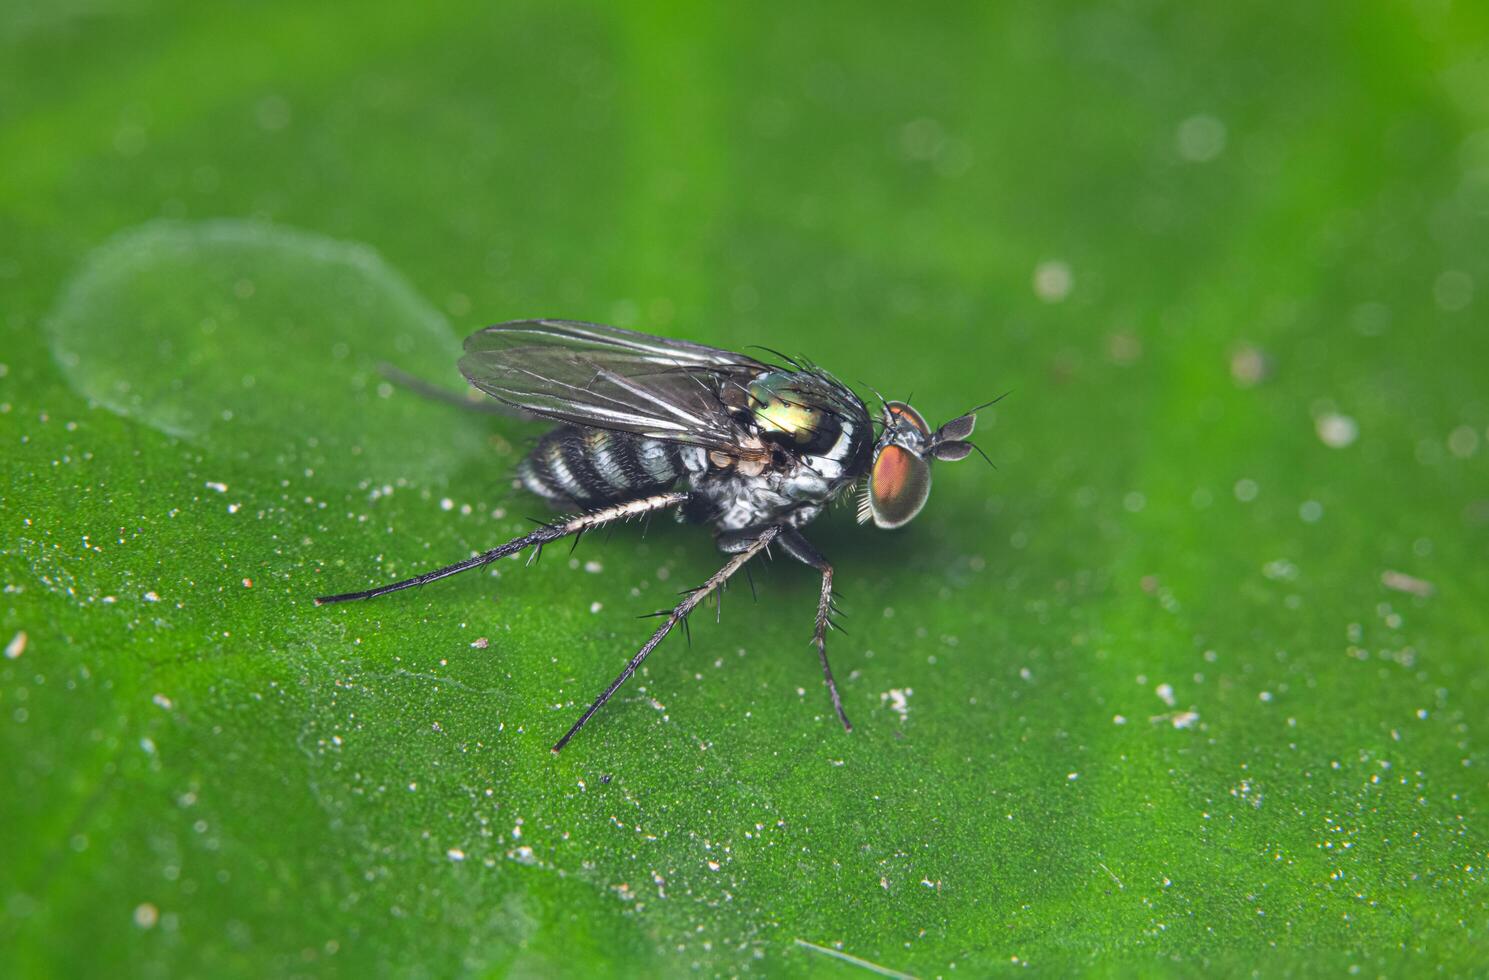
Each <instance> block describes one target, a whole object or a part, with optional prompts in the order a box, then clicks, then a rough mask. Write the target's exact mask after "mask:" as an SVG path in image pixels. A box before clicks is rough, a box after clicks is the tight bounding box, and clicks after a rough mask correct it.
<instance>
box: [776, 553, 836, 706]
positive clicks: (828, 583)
mask: <svg viewBox="0 0 1489 980" xmlns="http://www.w3.org/2000/svg"><path fill="white" fill-rule="evenodd" d="M780 542H781V547H782V548H784V549H785V550H786V553H787V554H789V555H790V556H791V557H792V558H795V559H796V560H797V561H800V562H802V563H804V564H807V565H810V566H812V567H813V568H815V569H816V570H817V571H819V572H821V573H822V591H821V593H820V594H819V596H818V599H817V625H816V629H815V630H813V632H812V643H813V645H814V646H816V648H817V658H818V659H819V660H821V661H822V680H823V682H824V683H826V684H827V693H828V695H829V696H831V698H832V707H833V710H834V711H836V712H837V713H838V720H839V721H841V722H842V723H843V728H844V730H846V731H850V732H851V731H853V723H852V722H851V721H849V720H848V713H847V712H846V711H844V710H843V699H842V697H840V696H839V695H838V684H837V681H836V680H834V679H833V676H832V665H831V664H829V663H828V662H827V631H828V629H836V630H839V631H840V632H841V631H842V628H841V627H839V626H838V625H837V624H836V623H834V622H833V621H832V613H833V611H834V606H833V601H832V600H833V596H834V595H836V593H835V592H833V590H832V565H831V564H830V563H829V562H828V560H827V559H826V558H824V557H822V554H821V553H820V552H819V551H817V549H816V548H813V547H812V545H811V542H809V541H807V539H806V538H805V537H803V536H802V533H801V532H800V531H798V530H796V529H795V528H787V529H786V530H785V531H783V532H782V533H781V536H780Z"/></svg>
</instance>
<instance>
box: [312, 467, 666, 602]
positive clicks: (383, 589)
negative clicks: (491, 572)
mask: <svg viewBox="0 0 1489 980" xmlns="http://www.w3.org/2000/svg"><path fill="white" fill-rule="evenodd" d="M687 499H688V495H687V494H686V493H683V492H680V491H679V492H672V493H659V494H657V495H656V496H653V497H641V498H640V499H638V500H628V501H626V502H625V503H620V504H611V505H610V506H609V507H601V508H599V509H598V510H592V511H589V512H587V513H584V514H575V515H573V516H572V517H561V518H559V519H558V520H556V521H550V522H549V523H547V524H540V525H538V526H537V527H535V528H533V529H532V530H531V531H529V532H528V533H526V534H524V535H522V536H521V537H517V538H513V539H512V540H511V541H508V542H507V543H506V544H504V545H499V546H497V547H495V548H492V549H491V550H490V551H485V552H482V553H481V554H479V555H475V556H474V557H471V558H467V559H465V560H464V561H457V562H456V563H455V564H453V565H446V566H445V567H444V568H436V569H435V570H434V571H432V572H425V573H424V574H423V575H415V576H414V577H413V578H406V579H404V580H403V581H401V582H394V583H392V584H391V585H380V586H378V587H377V588H375V589H367V590H365V591H363V592H345V593H342V594H341V595H327V596H321V597H319V598H318V599H316V600H315V604H316V605H317V606H326V605H330V604H331V603H333V602H351V601H352V600H354V599H372V598H375V597H376V596H380V595H387V594H388V593H389V592H398V591H401V590H403V589H411V588H413V587H414V586H416V585H427V584H428V583H430V582H434V581H437V580H439V579H442V578H448V577H449V576H451V575H457V574H459V573H460V572H464V571H468V570H470V569H472V568H480V567H481V566H482V565H489V564H491V563H492V562H494V561H498V560H499V559H502V558H505V557H507V556H508V555H515V554H516V553H517V552H519V551H521V550H522V549H523V548H528V547H537V548H541V547H542V546H543V545H545V544H547V543H548V542H549V541H557V540H558V539H559V538H564V537H568V536H569V535H571V534H583V533H584V532H585V531H587V530H589V529H590V528H592V527H599V526H600V525H602V524H609V523H610V522H611V521H618V520H624V519H626V518H629V517H639V516H640V515H642V514H649V513H651V512H652V511H657V510H663V509H665V508H667V507H676V506H678V505H680V504H683V503H686V502H687Z"/></svg>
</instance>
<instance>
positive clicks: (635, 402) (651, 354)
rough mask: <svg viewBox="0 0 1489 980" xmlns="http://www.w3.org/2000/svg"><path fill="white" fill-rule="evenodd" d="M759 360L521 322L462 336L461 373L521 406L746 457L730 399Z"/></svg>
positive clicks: (606, 331) (736, 399) (597, 330)
mask: <svg viewBox="0 0 1489 980" xmlns="http://www.w3.org/2000/svg"><path fill="white" fill-rule="evenodd" d="M768 370H770V368H768V367H767V366H766V365H764V364H762V363H760V362H759V361H756V360H753V359H751V358H748V357H745V356H744V355H743V354H735V353H732V352H730V351H725V350H719V349H717V348H714V347H705V346H703V345H702V344H693V343H689V342H687V341H683V340H669V339H667V338H664V337H652V336H650V335H648V334H643V333H636V332H634V331H631V330H622V329H620V328H619V327H606V326H601V325H600V324H595V323H578V322H573V321H568V320H519V321H514V322H512V323H501V324H497V325H496V326H494V327H487V328H485V329H484V330H479V331H477V332H476V333H473V334H471V335H470V336H469V337H467V338H466V341H465V356H464V357H462V358H461V359H460V373H461V374H463V375H465V378H466V380H467V381H469V382H470V383H471V384H473V385H475V386H476V387H477V388H479V389H481V390H482V391H484V392H486V393H487V394H489V395H491V396H492V397H494V398H496V399H498V400H500V401H502V402H504V403H506V404H507V405H510V406H512V407H513V408H515V409H518V410H520V411H523V412H530V413H532V414H534V415H540V416H542V417H544V418H550V419H555V420H557V421H560V422H568V423H571V424H573V425H586V426H593V427H595V428H601V429H618V430H621V431H624V432H635V433H637V434H640V435H646V436H652V437H653V438H657V439H668V440H671V441H673V442H682V443H689V444H691V445H697V446H704V447H707V448H710V449H720V450H723V451H725V452H729V453H731V454H735V455H750V454H751V453H749V452H748V451H747V450H745V449H743V447H741V445H740V440H741V438H742V436H743V435H744V433H743V430H742V429H741V428H740V427H739V426H738V425H737V423H735V421H734V419H733V418H732V417H731V416H730V414H729V410H728V404H729V403H733V404H742V403H743V398H744V387H745V385H747V384H748V383H749V381H750V380H751V379H753V378H754V377H755V376H756V375H758V374H760V373H761V372H764V371H768Z"/></svg>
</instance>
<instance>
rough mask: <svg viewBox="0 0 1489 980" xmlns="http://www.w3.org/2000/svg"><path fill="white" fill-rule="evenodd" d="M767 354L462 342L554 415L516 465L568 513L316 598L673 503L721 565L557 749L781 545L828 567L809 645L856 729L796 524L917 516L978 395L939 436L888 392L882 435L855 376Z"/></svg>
mask: <svg viewBox="0 0 1489 980" xmlns="http://www.w3.org/2000/svg"><path fill="white" fill-rule="evenodd" d="M775 356H779V357H781V359H782V361H783V362H784V363H783V364H767V363H765V362H762V361H758V360H755V359H754V358H751V357H747V356H745V355H743V354H735V353H731V352H729V351H725V350H718V349H715V348H712V347H705V346H702V345H701V344H694V343H689V342H687V341H682V340H669V339H665V338H662V337H652V336H648V335H646V334H642V333H635V332H633V331H630V330H622V329H620V328H618V327H606V326H600V325H598V324H592V323H576V322H571V321H565V320H522V321H516V322H512V323H503V324H498V325H497V326H494V327H487V328H485V329H484V330H480V331H477V332H476V333H474V334H472V335H471V336H470V337H469V338H467V339H466V341H465V355H464V356H463V357H462V358H461V359H460V372H461V373H462V374H463V375H464V376H465V378H466V380H467V381H469V382H470V383H471V384H472V385H474V386H475V387H476V388H479V389H480V390H481V391H483V392H486V393H487V394H489V395H491V396H492V397H493V398H495V399H496V400H497V402H498V403H500V404H501V405H503V406H505V407H507V408H509V409H512V410H515V411H516V412H518V413H520V414H524V415H528V416H537V417H538V418H541V419H546V420H549V421H552V422H556V423H558V426H557V427H556V428H554V429H553V430H551V431H550V432H548V433H547V434H546V435H545V436H543V437H542V438H541V439H540V440H539V441H538V443H537V445H536V447H534V449H533V450H532V452H530V453H529V454H528V455H527V457H526V458H524V459H523V460H522V462H521V463H520V464H519V465H518V467H517V475H518V476H519V478H520V479H521V481H522V483H523V485H525V486H526V487H527V489H528V490H530V491H532V492H533V493H535V494H537V495H538V496H539V497H542V498H544V499H545V500H547V501H549V502H550V503H551V504H553V505H554V506H555V507H558V508H561V509H564V510H567V511H569V512H570V516H567V517H561V518H558V519H556V520H553V521H550V522H548V523H546V524H542V525H540V526H538V527H537V528H536V529H534V530H532V531H530V532H528V533H527V534H524V535H522V536H521V537H518V538H514V539H513V540H511V541H508V542H507V543H506V544H503V545H501V546H499V547H496V548H493V549H491V550H490V551H487V552H484V553H482V554H479V555H476V556H474V557H472V558H467V559H465V560H464V561H459V562H456V563H455V564H453V565H447V566H445V567H444V568H437V569H435V570H434V571H432V572H425V573H424V574H423V575H417V576H415V577H413V578H410V579H405V580H403V581H401V582H394V583H392V584H391V585H384V586H380V587H378V588H375V589H368V590H366V591H363V592H348V593H344V594H342V595H332V596H323V597H321V598H319V599H316V604H317V605H323V604H326V603H332V602H348V601H350V600H353V599H371V598H373V597H374V596H380V595H385V594H387V593H389V592H397V591H398V590H400V589H407V588H410V587H411V586H416V585H424V584H425V583H427V582H433V581H435V580H436V579H442V578H445V577H446V576H449V575H454V574H456V573H458V572H463V571H467V570H468V569H472V568H480V567H482V566H484V565H489V564H491V563H492V562H494V561H497V560H499V559H501V558H504V557H506V556H508V555H512V554H515V553H517V552H519V551H521V550H523V549H524V548H529V547H532V548H541V547H542V546H543V545H544V544H545V543H547V542H549V541H555V540H557V539H559V538H563V537H566V536H568V535H577V534H582V533H583V532H585V531H587V530H589V529H591V528H595V527H599V526H601V525H603V524H608V523H610V522H612V521H618V520H623V519H625V518H630V517H637V516H640V515H643V514H650V513H653V512H655V511H661V510H674V511H676V512H677V515H678V518H679V519H680V520H684V521H688V522H692V523H697V524H705V525H709V526H710V527H712V528H713V532H714V539H715V541H716V542H717V543H718V545H719V548H720V550H722V551H723V552H724V553H725V554H727V555H728V556H729V560H728V561H726V562H725V563H724V567H723V568H720V569H719V570H718V571H717V572H715V573H714V575H713V576H712V577H711V578H709V579H708V581H706V582H704V583H703V584H702V585H701V586H699V587H698V588H696V589H691V590H689V591H687V592H685V593H683V596H682V601H681V602H679V603H678V604H677V606H676V608H674V609H672V610H671V611H670V612H668V613H666V614H665V618H664V619H663V620H662V624H661V625H660V626H658V627H657V629H656V631H655V632H654V633H652V635H651V638H650V639H648V640H647V641H646V643H644V644H643V645H642V647H641V649H640V650H638V651H637V652H636V655H635V656H633V657H632V658H631V659H630V661H629V662H628V663H627V664H626V666H625V669H624V670H622V671H621V672H620V675H619V676H618V677H616V678H615V680H613V681H612V682H611V683H610V686H609V687H607V688H605V690H604V692H602V693H601V694H600V696H599V697H597V698H596V699H595V701H594V703H593V704H591V705H590V706H589V708H588V709H587V710H586V711H585V712H584V714H582V715H580V716H579V720H578V721H576V722H574V724H573V726H572V727H570V728H569V730H568V731H567V732H565V733H564V736H563V737H562V738H560V739H559V740H558V742H557V743H555V744H554V746H553V751H554V752H558V751H559V750H560V749H562V748H563V747H564V746H565V745H566V744H568V741H569V739H571V738H573V737H574V735H575V733H576V732H578V731H579V729H580V728H582V727H584V724H585V723H586V722H587V721H589V719H590V718H591V717H593V716H594V714H595V712H596V711H598V710H600V708H601V707H602V706H603V705H604V704H605V702H606V701H609V700H610V698H611V696H612V695H613V694H615V692H616V690H617V689H618V688H619V687H620V686H621V685H622V684H624V683H625V682H626V679H627V678H629V677H630V676H631V675H632V674H634V673H635V672H636V669H637V668H638V667H640V666H641V664H642V662H643V661H645V660H646V658H647V657H648V656H649V655H650V654H651V652H652V650H654V649H656V647H657V644H659V643H661V642H662V639H663V638H664V637H666V636H667V634H668V633H669V632H670V631H671V630H672V628H673V627H674V626H676V625H677V624H678V623H679V622H682V621H683V620H684V619H685V617H687V615H688V614H689V613H691V612H692V611H693V610H694V609H695V608H696V607H697V606H698V604H699V603H701V602H702V601H703V600H704V598H705V597H707V596H708V595H709V594H710V593H712V592H713V591H715V590H716V589H719V588H720V587H721V586H723V585H724V583H725V582H727V581H728V580H729V577H730V576H732V575H733V574H734V573H735V572H737V571H739V570H740V569H741V568H743V567H744V566H745V565H746V563H748V562H749V560H750V559H751V558H754V557H755V556H756V555H758V554H760V553H761V552H762V551H765V550H766V549H767V548H768V547H769V546H770V545H772V544H774V545H777V546H779V547H780V548H781V550H783V551H784V552H785V553H786V554H788V555H790V556H791V557H792V558H795V559H797V560H798V561H801V562H804V563H805V564H807V565H810V566H811V567H812V568H814V569H816V570H817V571H818V572H820V573H821V575H822V590H821V593H820V595H819V598H818V600H817V622H816V628H815V630H814V632H813V635H812V642H813V644H814V645H815V646H816V648H817V656H818V658H819V659H820V660H821V663H822V677H823V680H824V682H825V683H826V685H827V692H828V694H829V695H830V696H831V698H832V706H833V708H834V709H835V710H836V711H837V715H838V718H839V719H840V720H841V721H842V723H843V727H844V728H845V729H847V730H849V731H852V730H853V726H852V724H851V723H849V721H848V716H847V714H846V713H845V712H844V711H843V702H842V699H841V698H840V697H839V696H838V688H837V684H836V683H835V682H834V681H833V678H832V668H831V667H830V666H828V662H827V631H828V629H829V628H831V627H833V625H834V624H833V623H832V619H831V616H832V613H833V612H834V611H835V608H834V604H833V595H834V593H833V589H832V574H833V571H832V565H830V564H829V563H828V561H827V559H826V558H824V557H822V555H821V554H820V553H819V552H818V551H817V549H816V548H814V547H812V545H811V544H810V543H809V542H808V541H807V539H806V537H805V536H803V535H802V533H801V529H802V528H803V527H804V526H806V525H807V524H809V523H810V522H811V521H812V520H813V519H814V518H815V517H816V516H817V515H818V514H820V513H821V512H822V510H823V508H824V507H826V506H827V504H829V503H830V502H832V501H833V500H834V499H835V498H837V497H839V496H840V495H841V494H843V493H845V492H848V491H849V490H850V488H852V487H853V486H854V485H855V484H858V483H860V482H862V483H863V484H864V486H863V492H862V496H861V498H860V500H859V506H858V520H859V522H860V523H867V522H868V521H870V520H872V521H873V522H874V524H876V525H877V526H879V527H882V528H895V527H900V526H901V525H903V524H905V523H907V522H909V521H910V519H911V518H913V517H914V516H915V515H916V514H918V513H919V512H920V509H921V508H922V507H923V506H925V501H926V497H927V496H928V495H929V494H930V490H931V462H932V461H933V460H959V459H965V458H966V457H967V455H968V454H970V453H971V452H972V451H973V449H974V448H976V447H974V446H973V445H972V443H970V442H968V441H967V437H968V436H970V435H971V434H972V428H973V426H974V425H975V423H976V421H977V417H976V413H977V412H978V411H979V410H981V409H982V408H985V407H986V406H978V408H977V409H973V410H972V411H971V412H968V413H966V414H965V415H960V416H958V417H957V418H954V419H952V420H951V421H950V422H947V423H946V424H945V425H943V426H941V427H940V428H938V429H934V430H933V429H932V428H931V427H930V426H929V425H927V424H926V421H925V419H924V418H922V417H921V415H920V413H919V412H917V411H915V409H913V408H911V407H910V406H909V405H907V404H906V403H904V402H899V401H884V400H883V399H880V400H881V402H882V404H883V411H882V414H881V418H880V419H879V420H878V431H877V433H876V431H875V429H876V425H875V421H874V420H873V419H872V417H871V416H870V414H869V410H868V408H867V407H866V406H865V405H864V403H863V401H862V400H861V399H860V398H859V397H858V396H857V395H856V394H854V393H853V392H852V391H851V390H850V389H849V388H848V387H847V386H845V385H844V384H842V383H841V382H840V381H838V380H837V379H836V378H834V377H833V376H832V375H830V374H828V373H827V372H826V371H824V370H822V369H820V368H818V367H816V366H814V365H811V364H808V363H806V362H803V361H799V360H795V359H792V358H789V357H785V356H783V355H775ZM488 404H489V403H488ZM659 615H663V614H659Z"/></svg>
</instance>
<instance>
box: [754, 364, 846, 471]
mask: <svg viewBox="0 0 1489 980" xmlns="http://www.w3.org/2000/svg"><path fill="white" fill-rule="evenodd" d="M803 377H804V376H803V375H801V374H799V373H797V372H792V371H772V372H770V373H769V374H762V375H760V377H758V378H756V379H755V380H754V381H751V382H750V386H749V398H748V400H747V403H746V404H747V406H748V408H749V412H750V416H751V420H752V421H753V423H754V427H755V428H756V429H757V430H758V431H759V433H760V436H761V438H762V439H764V440H766V441H767V442H769V443H771V444H773V445H774V446H776V447H777V448H778V449H780V450H782V451H784V452H787V453H790V454H792V455H798V456H813V455H818V454H820V453H825V452H827V451H828V450H830V449H831V448H832V447H833V446H834V445H835V444H836V443H837V441H838V440H839V439H840V438H841V437H842V434H843V426H842V422H841V420H840V417H839V413H838V412H836V411H835V410H834V409H833V407H832V405H830V404H829V403H827V402H826V400H825V399H824V398H823V396H822V394H821V393H820V392H818V391H816V390H814V388H813V387H812V386H809V385H807V384H804V383H803V382H802V378H803Z"/></svg>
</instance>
